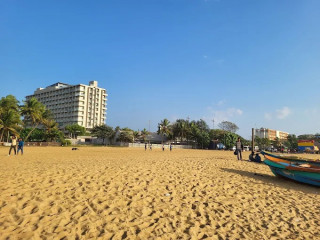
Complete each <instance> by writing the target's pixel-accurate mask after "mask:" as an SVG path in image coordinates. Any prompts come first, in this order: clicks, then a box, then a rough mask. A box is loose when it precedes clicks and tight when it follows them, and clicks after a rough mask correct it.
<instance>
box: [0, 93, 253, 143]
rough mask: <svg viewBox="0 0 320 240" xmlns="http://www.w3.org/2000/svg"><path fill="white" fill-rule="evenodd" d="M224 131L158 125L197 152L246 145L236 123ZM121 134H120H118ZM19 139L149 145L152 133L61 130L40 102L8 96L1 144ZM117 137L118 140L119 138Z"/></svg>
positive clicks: (165, 135)
mask: <svg viewBox="0 0 320 240" xmlns="http://www.w3.org/2000/svg"><path fill="white" fill-rule="evenodd" d="M218 126H219V128H220V129H210V128H209V126H208V124H207V123H206V122H205V121H204V120H202V119H200V120H191V121H190V120H189V119H177V120H176V121H175V122H173V123H170V121H169V120H168V119H163V120H162V121H160V122H159V124H158V131H157V133H158V134H159V135H161V137H162V139H163V140H164V139H167V140H170V141H172V142H176V143H178V142H179V144H190V145H193V146H194V147H197V148H208V147H209V144H210V141H211V140H217V141H219V142H221V143H223V144H224V145H225V146H226V148H231V147H232V146H234V145H235V142H236V140H237V138H238V137H240V138H241V139H242V141H243V142H244V143H246V142H247V140H245V139H243V138H242V137H241V136H239V135H238V134H236V131H237V130H238V129H239V128H238V126H237V125H236V124H234V123H231V122H228V121H223V122H221V123H220V124H219V125H218ZM117 132H119V134H116V133H117ZM12 134H14V135H16V136H19V137H21V138H23V139H24V141H59V142H61V143H62V144H66V140H65V134H67V135H68V137H69V138H76V137H77V136H78V135H91V136H95V137H98V138H101V139H103V143H104V144H106V140H107V139H108V140H109V141H110V142H111V144H112V143H113V141H114V140H115V141H120V142H136V141H139V142H146V141H147V140H148V138H149V136H150V132H148V131H147V130H146V129H143V130H142V131H135V130H132V129H130V128H127V127H125V128H120V127H119V126H118V127H116V128H113V127H111V126H108V125H106V124H103V125H101V126H95V127H94V128H93V129H91V131H90V132H87V131H86V129H85V128H84V127H82V126H79V125H78V124H72V125H68V126H65V127H64V128H63V129H60V128H59V126H58V124H57V123H56V121H55V120H54V116H53V114H52V113H51V111H50V110H49V109H47V108H46V106H45V105H43V104H42V103H41V102H39V101H38V100H37V99H36V98H31V99H30V100H28V101H23V102H22V104H20V103H19V101H18V100H17V99H16V98H15V97H14V96H13V95H8V96H6V97H2V98H1V99H0V142H3V141H8V140H9V137H10V135H12ZM116 135H117V138H115V136H116Z"/></svg>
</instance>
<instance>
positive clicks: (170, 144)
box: [170, 143, 172, 152]
mask: <svg viewBox="0 0 320 240" xmlns="http://www.w3.org/2000/svg"><path fill="white" fill-rule="evenodd" d="M171 151H172V144H171V143H170V152H171Z"/></svg>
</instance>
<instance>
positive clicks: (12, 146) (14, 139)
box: [8, 135, 17, 156]
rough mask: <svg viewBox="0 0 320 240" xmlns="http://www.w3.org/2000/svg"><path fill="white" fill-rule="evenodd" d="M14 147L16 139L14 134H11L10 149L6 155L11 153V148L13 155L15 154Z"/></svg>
mask: <svg viewBox="0 0 320 240" xmlns="http://www.w3.org/2000/svg"><path fill="white" fill-rule="evenodd" d="M16 147H17V139H16V136H15V135H13V136H12V137H11V146H10V150H9V155H8V156H10V155H11V150H12V149H13V150H14V155H16V154H17V150H16Z"/></svg>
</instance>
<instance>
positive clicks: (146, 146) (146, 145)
mask: <svg viewBox="0 0 320 240" xmlns="http://www.w3.org/2000/svg"><path fill="white" fill-rule="evenodd" d="M147 149H148V144H147V143H145V144H144V150H145V151H147ZM149 149H150V150H152V143H150V144H149ZM164 149H165V147H164V144H162V151H164ZM169 149H170V151H172V144H170V145H169Z"/></svg>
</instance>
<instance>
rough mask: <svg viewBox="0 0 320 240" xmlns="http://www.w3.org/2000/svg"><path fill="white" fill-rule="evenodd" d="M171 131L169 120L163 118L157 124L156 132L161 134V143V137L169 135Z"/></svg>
mask: <svg viewBox="0 0 320 240" xmlns="http://www.w3.org/2000/svg"><path fill="white" fill-rule="evenodd" d="M171 133H172V131H171V127H170V121H169V120H168V119H166V118H165V119H163V120H162V121H161V122H160V123H159V124H158V134H162V143H163V137H164V136H165V135H166V136H170V135H171Z"/></svg>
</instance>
